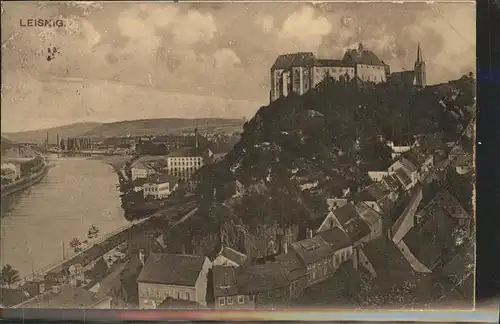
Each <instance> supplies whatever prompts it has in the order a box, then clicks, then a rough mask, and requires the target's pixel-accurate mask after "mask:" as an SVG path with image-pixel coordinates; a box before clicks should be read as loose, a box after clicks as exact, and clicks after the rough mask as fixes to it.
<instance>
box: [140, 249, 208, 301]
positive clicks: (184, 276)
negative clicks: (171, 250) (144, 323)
mask: <svg viewBox="0 0 500 324" xmlns="http://www.w3.org/2000/svg"><path fill="white" fill-rule="evenodd" d="M210 268H211V263H210V261H209V260H208V258H206V257H201V256H194V255H181V254H167V253H152V254H150V255H149V257H148V258H147V259H146V261H145V264H144V267H143V268H142V270H141V273H140V274H139V277H138V278H137V283H138V295H139V308H146V309H154V308H157V307H158V305H160V304H162V303H163V301H164V300H165V299H167V298H172V299H176V300H185V301H194V302H196V303H197V304H199V305H200V306H206V305H207V301H206V291H207V282H208V272H209V270H210Z"/></svg>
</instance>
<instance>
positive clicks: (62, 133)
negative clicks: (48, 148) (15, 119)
mask: <svg viewBox="0 0 500 324" xmlns="http://www.w3.org/2000/svg"><path fill="white" fill-rule="evenodd" d="M99 125H100V123H75V124H70V125H64V126H59V127H53V128H48V129H38V130H34V131H27V132H19V133H4V134H2V137H5V138H6V139H8V140H10V141H14V142H18V143H35V144H43V143H44V142H45V139H46V138H47V132H48V134H49V143H50V144H56V138H57V134H59V138H66V137H78V136H82V135H83V134H85V133H87V132H88V131H90V130H92V129H94V128H96V127H97V126H99Z"/></svg>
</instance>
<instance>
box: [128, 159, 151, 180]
mask: <svg viewBox="0 0 500 324" xmlns="http://www.w3.org/2000/svg"><path fill="white" fill-rule="evenodd" d="M131 171H132V180H135V179H145V178H147V177H149V176H151V175H153V174H155V173H156V171H155V169H153V168H152V167H151V166H149V165H147V164H145V163H144V162H142V161H137V162H136V163H134V164H133V165H132V168H131Z"/></svg>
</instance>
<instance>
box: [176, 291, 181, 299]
mask: <svg viewBox="0 0 500 324" xmlns="http://www.w3.org/2000/svg"><path fill="white" fill-rule="evenodd" d="M177 299H181V292H180V291H178V292H177Z"/></svg>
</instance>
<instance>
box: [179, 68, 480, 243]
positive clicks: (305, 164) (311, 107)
mask: <svg viewBox="0 0 500 324" xmlns="http://www.w3.org/2000/svg"><path fill="white" fill-rule="evenodd" d="M474 83H475V80H474V78H473V76H472V74H469V75H466V76H463V77H462V78H460V79H459V80H456V81H453V82H449V83H446V84H439V85H434V86H429V87H426V88H424V89H421V90H416V89H414V88H413V87H405V86H404V85H402V84H401V85H399V84H396V85H394V84H387V83H382V84H374V83H359V82H356V81H354V80H351V81H350V80H342V81H335V80H334V79H332V78H327V79H325V80H323V82H321V83H320V84H319V85H318V86H317V87H316V88H315V89H313V90H311V91H310V92H308V93H306V94H304V95H302V96H297V95H292V96H289V97H286V98H281V99H279V100H277V101H275V102H273V103H272V104H270V105H268V106H265V107H262V108H260V110H259V111H258V112H257V113H256V115H255V117H254V118H252V119H251V120H250V121H248V122H247V123H245V125H244V132H243V134H242V136H241V139H240V141H239V143H237V144H236V145H235V146H234V148H233V149H232V151H231V152H229V154H227V156H226V157H225V159H224V160H223V161H221V162H220V163H217V164H215V165H210V166H206V167H204V168H202V169H200V170H199V172H198V174H197V176H198V177H199V178H200V179H201V182H200V184H199V186H198V192H197V197H198V202H199V209H198V212H197V214H196V215H194V216H193V217H191V219H189V221H187V222H185V223H184V224H183V226H179V227H178V229H177V230H178V231H181V232H184V236H185V233H186V232H188V233H190V237H191V239H192V240H194V241H199V239H201V238H202V237H205V236H206V235H208V234H212V235H217V233H220V231H221V229H222V232H227V233H230V232H231V233H233V234H232V235H229V234H228V235H227V236H230V237H234V238H235V240H237V236H238V235H235V233H242V232H245V233H252V232H253V233H255V232H256V231H258V229H259V227H265V226H267V225H269V224H275V223H278V224H281V225H287V224H300V222H302V221H305V220H307V219H310V218H311V217H315V215H324V213H325V212H326V209H327V206H326V202H325V200H324V197H336V196H340V195H342V189H345V188H350V189H351V190H353V191H355V190H356V189H357V188H358V187H360V186H363V185H364V184H365V183H366V180H367V179H366V171H367V170H370V169H371V170H376V169H381V168H386V167H387V166H389V164H390V163H391V156H390V155H391V154H390V153H391V151H390V150H389V149H388V148H386V147H385V145H384V144H383V143H381V142H380V140H378V137H379V136H380V135H382V136H383V137H385V138H386V139H388V140H393V141H409V140H411V139H412V138H413V136H414V135H417V134H424V133H436V132H443V131H444V134H445V137H446V138H447V140H450V141H452V140H457V139H458V138H459V137H460V135H461V134H462V132H463V130H464V129H465V127H466V126H467V125H468V123H469V121H470V119H471V117H472V111H473V105H474V96H473V88H474ZM235 183H239V184H241V186H240V187H242V188H240V190H236V189H235V188H236V187H237V186H236V185H235ZM236 193H239V194H236ZM188 243H189V242H188ZM235 244H236V242H235Z"/></svg>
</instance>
